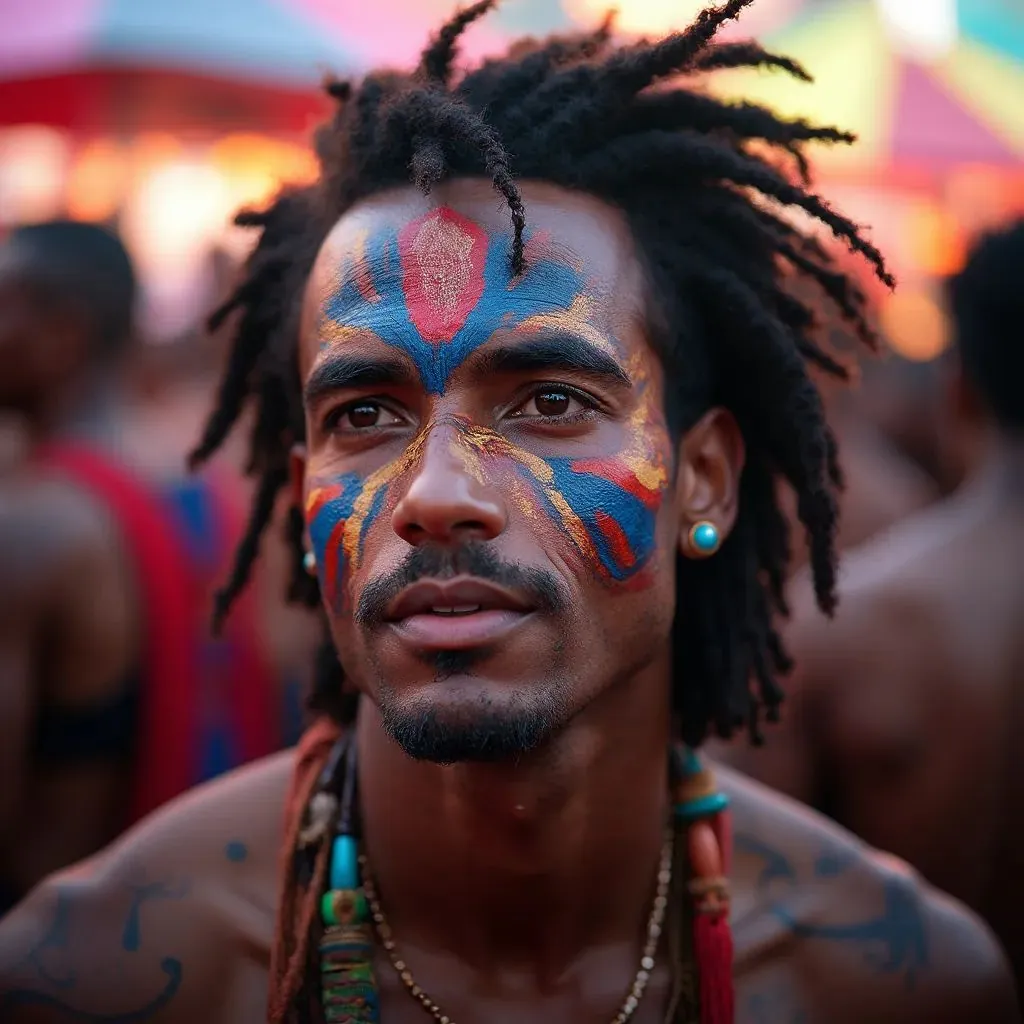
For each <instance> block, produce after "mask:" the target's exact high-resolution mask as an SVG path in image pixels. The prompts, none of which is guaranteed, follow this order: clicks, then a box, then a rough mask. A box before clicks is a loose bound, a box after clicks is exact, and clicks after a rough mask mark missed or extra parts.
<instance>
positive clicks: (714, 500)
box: [676, 408, 746, 555]
mask: <svg viewBox="0 0 1024 1024" xmlns="http://www.w3.org/2000/svg"><path fill="white" fill-rule="evenodd" d="M745 458H746V446H745V445H744V443H743V435H742V434H741V433H740V428H739V424H738V423H737V422H736V419H735V417H734V416H733V415H732V413H731V412H729V411H728V410H726V409H721V408H715V409H712V410H711V411H710V412H708V413H706V414H705V415H704V416H702V417H701V418H700V419H699V420H698V421H697V422H696V423H695V424H694V425H693V426H692V427H691V428H690V429H689V430H688V431H687V432H686V434H685V435H684V436H683V438H682V440H681V441H680V442H679V461H678V466H679V472H678V473H677V475H676V507H677V508H678V509H679V550H680V551H681V552H682V553H683V554H684V555H693V554H694V552H693V550H692V547H691V544H690V530H691V529H692V528H693V527H694V526H695V525H696V524H697V523H699V522H702V521H706V522H709V523H711V524H712V525H713V526H714V527H715V529H716V530H717V531H718V537H719V538H720V540H725V538H726V537H727V536H728V535H729V533H730V531H731V530H732V528H733V525H734V524H735V522H736V514H737V511H738V503H739V489H740V474H741V473H742V471H743V463H744V460H745Z"/></svg>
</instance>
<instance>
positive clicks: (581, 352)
mask: <svg viewBox="0 0 1024 1024" xmlns="http://www.w3.org/2000/svg"><path fill="white" fill-rule="evenodd" d="M536 370H556V371H557V370H561V371H563V372H564V371H568V372H570V373H581V374H586V375H587V376H588V377H596V378H598V379H600V380H603V381H605V382H606V383H608V384H613V385H617V386H618V387H627V388H631V387H632V386H633V381H632V380H631V379H630V376H629V374H628V373H626V371H625V370H624V369H623V368H622V367H621V366H620V365H619V363H618V362H617V361H616V360H615V359H614V358H613V357H612V356H610V355H609V354H608V353H607V352H604V351H602V350H601V349H599V348H598V347H597V346H596V345H594V344H593V343H592V342H589V341H586V340H585V339H583V338H580V337H578V336H577V335H575V334H561V333H559V334H551V335H547V336H545V337H540V338H530V339H529V340H528V341H517V342H514V343H512V342H506V343H505V344H503V345H500V346H498V347H495V348H490V349H487V350H485V351H484V352H481V354H480V356H479V358H478V360H477V372H478V373H480V375H481V376H486V375H487V374H511V373H530V372H534V371H536Z"/></svg>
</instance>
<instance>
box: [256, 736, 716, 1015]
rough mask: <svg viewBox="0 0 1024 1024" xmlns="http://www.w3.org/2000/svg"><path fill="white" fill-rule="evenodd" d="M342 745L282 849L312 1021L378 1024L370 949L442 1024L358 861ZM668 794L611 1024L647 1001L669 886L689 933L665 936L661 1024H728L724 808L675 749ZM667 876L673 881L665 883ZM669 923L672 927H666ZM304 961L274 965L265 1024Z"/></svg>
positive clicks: (354, 804)
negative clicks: (311, 985)
mask: <svg viewBox="0 0 1024 1024" xmlns="http://www.w3.org/2000/svg"><path fill="white" fill-rule="evenodd" d="M349 739H350V738H349V736H348V735H343V736H342V737H340V738H339V739H338V740H337V741H336V742H335V745H334V747H333V748H332V750H331V752H330V754H329V755H328V757H327V759H326V761H325V762H322V770H321V773H320V777H319V783H318V788H317V791H316V793H315V794H314V795H313V797H312V799H310V802H309V804H308V806H307V808H306V811H305V815H304V819H299V820H298V822H297V825H296V839H295V840H293V842H294V843H295V846H294V847H293V848H294V849H295V850H296V852H297V853H298V854H299V857H298V858H296V860H295V862H294V863H295V867H294V869H293V870H295V871H299V872H303V873H305V875H306V881H305V882H298V883H297V887H296V890H292V892H294V891H301V888H302V887H303V886H304V887H305V889H306V896H305V901H304V903H302V904H297V903H295V902H294V897H293V896H292V897H291V899H292V904H291V908H290V910H289V911H287V912H286V917H287V916H288V915H292V916H295V917H296V925H297V928H298V933H297V934H299V937H300V940H301V938H302V937H303V936H309V935H310V918H311V917H312V916H313V914H315V909H314V908H315V906H316V903H317V902H319V906H320V918H321V921H322V928H321V929H320V932H319V944H318V945H319V955H318V961H319V968H320V982H321V983H320V986H319V999H318V1000H317V1001H318V1002H319V1006H320V1011H321V1016H322V1018H323V1019H324V1021H325V1022H326V1024H380V993H379V990H378V987H377V981H376V978H375V976H374V966H373V962H374V949H375V947H377V946H378V945H379V946H382V947H383V949H384V951H385V953H386V955H387V957H388V959H389V961H390V963H391V966H392V968H393V969H394V970H395V972H396V973H397V974H398V977H399V979H400V980H401V982H402V984H403V986H404V987H405V989H406V991H407V992H408V994H409V995H410V996H411V997H412V998H413V999H415V1000H416V1002H417V1003H419V1004H420V1006H421V1007H422V1008H423V1009H424V1010H425V1011H426V1012H427V1013H428V1014H429V1015H430V1016H431V1018H433V1020H434V1021H435V1022H436V1024H454V1021H453V1020H452V1018H451V1017H450V1016H448V1015H447V1014H446V1013H444V1011H443V1010H442V1009H441V1008H440V1007H439V1006H438V1005H437V1003H435V1002H434V1000H433V999H431V998H430V996H429V995H428V994H427V993H426V992H425V991H424V990H423V988H422V987H421V986H420V985H419V984H418V982H417V981H416V979H415V978H414V977H413V974H412V972H411V971H410V970H409V967H408V965H407V964H406V963H405V961H404V960H403V959H402V957H401V956H400V955H399V952H398V948H397V945H396V943H395V940H394V935H393V934H392V932H391V928H390V925H389V924H388V920H387V918H386V916H385V914H384V910H383V908H382V906H381V902H380V898H379V895H378V893H377V890H376V887H375V885H374V882H373V878H372V872H371V870H370V866H369V863H368V861H367V858H366V855H365V853H364V852H363V850H361V849H360V845H361V844H360V842H359V836H358V831H359V829H358V825H359V820H358V819H359V814H358V810H359V809H358V801H357V786H356V756H355V755H356V749H355V747H356V745H355V743H354V742H350V741H349ZM669 783H670V786H671V790H672V799H673V805H674V809H673V816H674V819H675V825H674V827H673V826H671V825H670V826H669V829H668V830H667V833H666V836H665V845H664V846H663V848H662V853H661V861H660V864H659V869H658V878H657V886H656V889H655V896H654V903H653V905H652V907H651V911H650V915H649V917H648V922H647V935H646V938H645V941H644V946H643V949H642V951H641V956H640V965H639V967H638V969H637V972H636V974H635V975H634V977H633V983H632V984H631V985H630V988H629V992H628V993H627V995H626V998H625V1000H624V1001H623V1003H622V1005H621V1006H620V1008H619V1010H618V1012H617V1013H616V1014H615V1016H614V1017H613V1018H612V1022H611V1024H629V1022H630V1021H631V1020H632V1018H633V1015H634V1014H635V1013H636V1010H637V1007H638V1006H639V1005H640V1000H641V999H642V998H643V995H644V993H645V992H646V990H647V986H648V982H649V981H650V976H651V973H652V971H653V970H654V964H655V957H656V955H657V951H658V943H659V940H660V938H661V934H662V928H663V926H664V924H665V920H666V913H667V908H668V903H669V897H670V892H671V886H672V884H673V881H675V884H676V886H677V887H681V888H680V892H681V893H684V894H688V897H689V898H688V900H687V901H686V903H685V904H684V906H686V905H687V904H688V905H689V916H691V924H690V925H689V926H688V928H687V929H684V931H683V932H681V933H680V932H679V929H678V928H677V927H673V928H671V929H670V930H669V933H668V939H669V941H668V944H667V948H668V953H669V956H670V958H671V967H672V993H671V997H670V1000H669V1009H668V1015H667V1017H666V1019H667V1020H668V1019H670V1020H672V1021H673V1022H675V1024H683V1022H686V1024H696V1022H697V1021H698V1020H700V1021H701V1022H703V1024H733V1020H734V1006H735V1003H734V994H733V984H732V936H731V934H730V932H729V891H728V881H727V875H728V851H729V846H730V844H729V836H728V815H727V813H726V807H727V805H728V802H729V800H728V797H727V796H726V795H725V794H724V793H722V792H720V791H719V790H718V789H717V787H716V786H715V783H714V778H713V776H712V775H711V773H710V772H709V771H707V770H706V769H704V768H703V767H702V766H701V764H700V762H699V760H698V759H697V756H696V754H694V753H693V751H690V750H686V749H685V748H673V750H672V753H671V760H670V780H669ZM336 794H337V795H336ZM339 795H340V800H339V799H338V796H339ZM303 820H304V826H303ZM332 833H333V838H330V837H331V835H332ZM673 868H675V870H673ZM673 875H676V876H677V877H676V878H675V879H673ZM289 893H290V891H289V889H288V888H287V887H286V889H285V894H284V897H283V899H285V900H287V899H288V898H289ZM680 909H681V910H682V909H683V907H681V908H680ZM673 921H674V922H676V924H678V923H679V922H678V921H676V919H675V917H673ZM306 950H307V947H306V946H305V945H304V944H300V945H297V946H296V947H295V949H294V950H293V951H292V952H291V954H290V960H287V961H285V964H286V966H285V970H284V972H283V973H282V975H281V979H280V980H279V982H278V986H279V991H274V992H272V1000H271V1002H272V1011H273V1014H272V1019H273V1020H274V1021H275V1022H276V1024H280V1022H281V1021H282V1020H284V1016H283V1012H287V1007H288V1004H289V999H291V998H294V996H295V994H296V993H297V992H298V991H299V989H298V988H295V989H292V990H291V991H289V985H293V984H295V979H300V978H301V965H302V964H303V962H304V958H305V957H306V955H307V954H306ZM690 965H692V969H691V966H690ZM279 1008H280V1010H279ZM280 1011H283V1012H280Z"/></svg>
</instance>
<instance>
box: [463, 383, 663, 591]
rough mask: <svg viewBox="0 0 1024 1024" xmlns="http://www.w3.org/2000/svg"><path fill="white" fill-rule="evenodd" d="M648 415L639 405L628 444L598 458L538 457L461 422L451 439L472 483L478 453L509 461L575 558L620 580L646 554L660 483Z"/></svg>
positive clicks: (655, 431) (658, 433) (659, 451)
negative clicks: (455, 439)
mask: <svg viewBox="0 0 1024 1024" xmlns="http://www.w3.org/2000/svg"><path fill="white" fill-rule="evenodd" d="M655 419H656V418H655V417H654V416H652V415H651V410H650V408H649V407H648V406H647V404H646V403H643V405H642V407H641V408H639V409H638V410H637V412H636V413H635V414H634V416H633V417H632V419H631V422H630V424H629V432H630V437H631V442H630V447H629V449H628V450H627V451H625V452H621V453H618V454H616V455H614V456H609V457H607V458H600V459H595V458H589V459H571V458H540V457H539V456H536V455H533V454H532V453H530V452H527V451H524V450H523V449H522V448H519V447H517V446H516V445H514V444H512V443H511V442H510V441H508V440H507V439H506V438H504V437H502V436H501V435H500V434H497V433H495V432H494V431H491V430H487V429H485V428H482V427H474V426H472V425H470V424H468V423H462V424H460V439H459V444H460V447H461V448H463V449H464V450H465V454H463V455H462V459H463V464H464V466H465V467H466V470H467V472H469V473H470V474H471V475H472V476H474V477H476V478H477V480H478V481H481V482H483V481H484V480H485V473H484V468H483V466H482V465H480V463H479V460H480V458H481V457H490V458H502V459H508V460H511V461H512V462H513V463H515V464H516V465H517V468H518V475H519V476H521V477H526V478H527V479H528V481H529V483H530V485H531V490H532V493H533V497H534V499H535V501H536V502H537V503H538V504H539V505H540V507H541V509H542V511H543V513H544V514H545V515H546V516H547V518H548V519H549V520H550V521H552V522H554V523H555V524H556V526H557V527H558V529H559V531H560V532H562V533H563V534H565V535H566V536H568V537H569V539H570V540H571V541H572V543H573V545H574V547H575V548H576V549H577V551H578V552H579V554H580V556H581V557H582V558H583V560H584V561H585V562H586V563H587V564H589V565H591V566H592V567H593V568H594V569H595V572H596V574H597V575H598V576H600V577H602V578H605V579H609V580H613V581H616V582H624V581H626V580H629V579H631V578H633V577H634V576H635V575H636V574H637V573H638V572H639V570H640V569H642V568H643V567H644V565H646V563H647V562H648V560H649V559H650V557H651V554H652V553H653V551H654V547H655V540H656V536H655V526H656V520H657V513H658V509H659V508H660V507H661V501H662V496H663V494H664V491H665V487H666V486H667V482H668V471H667V469H666V459H665V455H664V450H663V447H662V445H661V444H660V443H659V441H660V439H661V438H662V437H664V433H663V431H662V430H660V429H659V425H658V424H656V423H655V422H654V420H655ZM524 511H525V510H524ZM528 514H529V513H528Z"/></svg>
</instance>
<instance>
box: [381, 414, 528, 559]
mask: <svg viewBox="0 0 1024 1024" xmlns="http://www.w3.org/2000/svg"><path fill="white" fill-rule="evenodd" d="M459 445H460V432H459V430H458V428H457V427H455V426H452V425H450V424H438V425H437V426H435V427H434V428H433V429H432V430H431V431H430V434H429V436H428V437H427V439H426V441H425V443H424V445H423V448H422V450H421V453H420V457H419V461H418V462H417V464H416V465H415V467H414V468H413V470H412V473H413V476H412V479H411V481H410V483H409V486H408V488H407V489H406V492H405V494H404V495H403V496H402V498H401V499H400V500H399V502H398V504H397V505H396V506H395V511H394V513H393V514H392V517H391V522H392V526H393V527H394V530H395V533H397V534H398V536H399V537H401V538H402V540H404V541H405V542H406V543H407V544H413V545H418V544H423V543H424V542H428V541H430V542H434V543H442V544H452V543H458V542H462V541H467V540H493V539H494V538H495V537H497V536H498V535H499V534H500V533H501V532H502V531H503V530H504V529H505V526H506V524H507V521H508V516H507V511H506V508H505V504H504V502H503V501H502V499H501V496H500V493H499V491H498V488H497V487H496V486H495V485H494V484H492V483H489V482H488V481H487V480H486V477H485V476H484V474H483V472H482V470H483V468H484V466H483V459H481V458H479V457H478V455H477V453H476V452H474V451H472V450H470V449H468V448H465V449H463V451H462V452H460V451H459V448H458V446H459ZM470 460H472V461H470ZM474 463H475V465H474ZM477 466H478V467H479V470H478V471H477V472H473V470H474V469H475V468H476V467H477Z"/></svg>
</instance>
